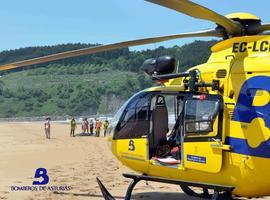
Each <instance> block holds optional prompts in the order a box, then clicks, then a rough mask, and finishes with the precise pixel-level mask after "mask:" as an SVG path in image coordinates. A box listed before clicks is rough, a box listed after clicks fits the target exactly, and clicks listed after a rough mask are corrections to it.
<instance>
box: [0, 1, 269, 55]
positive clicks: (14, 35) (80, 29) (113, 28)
mask: <svg viewBox="0 0 270 200" xmlns="http://www.w3.org/2000/svg"><path fill="white" fill-rule="evenodd" d="M194 1H195V2H196V3H200V4H202V5H204V6H207V7H209V8H210V9H213V10H215V11H216V12H218V13H220V14H228V13H232V12H238V11H242V12H251V13H253V14H255V15H258V16H259V17H261V18H262V20H263V21H264V22H267V21H268V22H270V12H269V11H267V9H266V7H269V6H270V2H269V0H256V1H247V0H216V1H213V0H194ZM0 18H1V20H0V25H1V29H0V30H1V31H0V44H1V46H0V51H2V50H8V49H15V48H20V47H27V46H40V45H53V44H62V43H74V42H81V43H102V44H108V43H113V42H119V41H122V40H132V39H137V38H142V37H152V36H159V35H166V34H175V33H182V32H188V31H196V30H201V29H206V28H212V27H214V26H215V25H214V24H212V23H211V22H207V21H203V20H198V19H193V18H191V17H188V16H185V15H183V14H179V13H177V12H175V11H173V10H170V9H167V8H163V7H160V6H158V5H155V4H151V3H148V2H145V1H143V0H76V1H67V0H44V1H37V0H24V1H20V0H8V1H2V2H1V6H0ZM210 39H211V38H210ZM193 40H195V39H184V40H174V41H170V42H163V43H158V44H152V45H146V46H142V47H137V48H135V49H137V50H140V49H145V48H155V47H158V46H160V45H163V46H173V45H175V44H177V45H183V44H185V43H188V42H191V41H193ZM133 49H134V48H133Z"/></svg>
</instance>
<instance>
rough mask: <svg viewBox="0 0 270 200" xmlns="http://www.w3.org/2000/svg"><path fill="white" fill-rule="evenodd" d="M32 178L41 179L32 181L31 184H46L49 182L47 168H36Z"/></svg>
mask: <svg viewBox="0 0 270 200" xmlns="http://www.w3.org/2000/svg"><path fill="white" fill-rule="evenodd" d="M34 178H42V180H39V181H33V185H46V184H47V183H49V176H48V175H47V170H46V169H45V168H38V169H37V170H36V173H35V177H34Z"/></svg>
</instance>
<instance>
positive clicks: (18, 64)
mask: <svg viewBox="0 0 270 200" xmlns="http://www.w3.org/2000/svg"><path fill="white" fill-rule="evenodd" d="M188 37H222V36H221V34H220V33H218V32H217V31H216V30H215V29H214V30H212V29H211V30H204V31H198V32H190V33H182V34H175V35H167V36H160V37H152V38H144V39H138V40H131V41H125V42H119V43H114V44H107V45H101V46H94V47H88V48H83V49H77V50H73V51H66V52H62V53H57V54H52V55H48V56H43V57H38V58H33V59H29V60H23V61H19V62H14V63H10V64H6V65H2V66H0V71H4V70H9V69H15V68H19V67H23V66H28V65H34V64H40V63H46V62H49V61H54V60H60V59H64V58H71V57H76V56H82V55H88V54H94V53H98V52H103V51H109V50H113V49H119V48H124V47H130V46H138V45H144V44H151V43H156V42H163V41H167V40H173V39H179V38H188Z"/></svg>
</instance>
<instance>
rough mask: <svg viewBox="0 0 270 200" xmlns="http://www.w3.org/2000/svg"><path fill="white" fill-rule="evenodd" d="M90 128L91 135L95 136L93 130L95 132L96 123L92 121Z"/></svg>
mask: <svg viewBox="0 0 270 200" xmlns="http://www.w3.org/2000/svg"><path fill="white" fill-rule="evenodd" d="M89 128H90V135H93V130H94V122H93V120H92V119H91V120H90V123H89Z"/></svg>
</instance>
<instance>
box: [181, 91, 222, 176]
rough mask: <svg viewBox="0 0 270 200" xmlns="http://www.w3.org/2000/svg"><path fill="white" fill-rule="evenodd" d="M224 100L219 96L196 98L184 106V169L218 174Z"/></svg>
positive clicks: (191, 98) (188, 100)
mask: <svg viewBox="0 0 270 200" xmlns="http://www.w3.org/2000/svg"><path fill="white" fill-rule="evenodd" d="M222 102H223V100H222V98H221V97H220V96H218V95H193V96H191V97H190V98H189V99H187V100H186V102H185V107H184V148H183V157H184V159H183V161H184V162H183V167H184V168H190V169H196V170H200V171H206V172H211V173H217V172H219V171H220V170H221V166H222V149H221V148H214V147H215V146H217V144H221V139H222V116H223V103H222Z"/></svg>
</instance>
